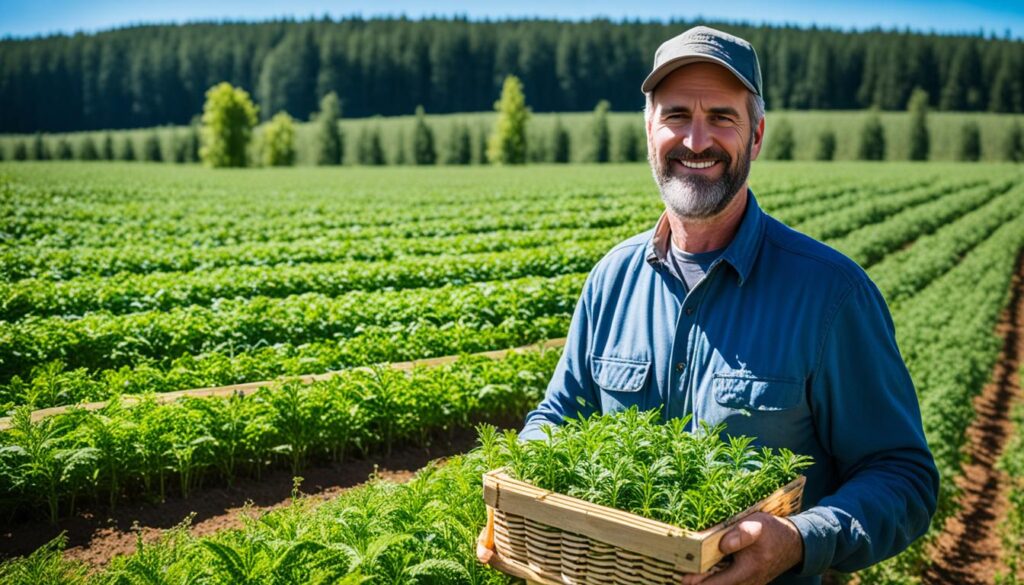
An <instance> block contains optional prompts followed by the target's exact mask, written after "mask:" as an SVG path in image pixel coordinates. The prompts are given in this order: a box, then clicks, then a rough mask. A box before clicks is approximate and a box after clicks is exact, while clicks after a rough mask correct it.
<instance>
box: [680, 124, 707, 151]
mask: <svg viewBox="0 0 1024 585" xmlns="http://www.w3.org/2000/svg"><path fill="white" fill-rule="evenodd" d="M709 130H710V129H709V128H708V126H707V123H706V122H705V121H704V120H703V119H702V118H701V117H699V116H694V117H693V119H692V120H691V121H690V124H689V125H688V127H687V129H686V136H684V137H683V145H684V146H686V148H689V149H690V150H692V151H693V152H697V153H700V152H704V151H705V150H707V149H708V148H709V147H711V143H712V140H711V132H710V131H709Z"/></svg>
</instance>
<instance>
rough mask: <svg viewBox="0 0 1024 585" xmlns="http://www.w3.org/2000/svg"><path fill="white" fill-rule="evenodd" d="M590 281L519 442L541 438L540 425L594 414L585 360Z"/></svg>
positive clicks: (594, 402)
mask: <svg viewBox="0 0 1024 585" xmlns="http://www.w3.org/2000/svg"><path fill="white" fill-rule="evenodd" d="M592 277H593V275H591V278H592ZM591 278H588V279H587V282H586V284H584V287H583V293H582V294H581V295H580V299H579V301H577V303H576V309H575V311H574V312H573V316H572V322H571V323H570V325H569V333H568V335H567V336H566V340H565V348H564V349H563V351H562V357H561V358H560V359H559V360H558V365H557V366H556V367H555V373H554V374H553V375H552V377H551V381H550V382H549V383H548V388H547V391H546V393H545V395H544V400H542V401H541V403H540V405H539V406H537V408H536V409H535V410H533V411H531V412H530V413H529V414H528V415H526V423H525V425H524V426H523V430H522V431H521V432H520V433H519V438H520V439H523V440H533V439H543V438H545V434H544V431H543V427H544V426H546V425H552V424H554V425H559V424H562V423H563V422H564V421H565V419H567V418H578V417H581V416H590V414H592V413H593V412H594V411H595V406H594V405H596V404H599V402H598V401H597V398H596V396H595V394H594V385H593V382H592V380H591V377H590V368H589V367H588V360H587V355H588V353H589V347H590V337H591V334H590V323H591V317H590V309H589V307H590V298H589V297H590V291H591V290H592V289H591Z"/></svg>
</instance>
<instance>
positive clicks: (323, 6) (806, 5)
mask: <svg viewBox="0 0 1024 585" xmlns="http://www.w3.org/2000/svg"><path fill="white" fill-rule="evenodd" d="M323 14H330V15H331V16H333V17H336V18H337V17H342V16H349V15H352V14H360V15H362V16H364V17H371V16H376V15H385V14H386V15H398V14H405V15H407V16H409V17H410V18H419V17H422V16H429V15H445V16H448V15H453V14H463V15H466V16H468V17H470V18H474V19H482V18H492V19H494V18H503V17H523V16H539V17H546V18H564V19H574V20H577V19H585V18H590V17H594V16H605V17H610V18H613V19H623V18H640V19H644V20H647V19H661V20H665V19H669V18H684V19H687V20H692V19H695V18H697V17H704V18H707V19H713V20H727V21H748V22H753V23H761V22H769V23H776V24H782V23H792V24H797V25H802V26H809V25H811V24H817V25H821V26H830V27H837V28H842V29H851V28H856V29H864V28H871V27H874V26H882V27H884V28H893V27H896V28H904V27H910V28H912V29H914V30H919V31H932V30H934V31H937V32H943V33H956V32H967V33H972V34H975V33H977V32H978V31H980V30H983V31H985V33H986V34H991V33H995V34H996V35H998V36H1003V34H1004V33H1005V31H1007V30H1009V31H1010V34H1011V35H1012V36H1013V37H1015V38H1021V37H1024V0H1017V1H1015V2H1014V1H1010V2H1007V1H990V2H976V1H970V2H969V1H965V0H933V1H926V0H888V1H882V2H877V1H872V2H838V1H832V0H828V1H825V0H821V1H817V2H815V1H812V0H792V1H789V2H768V1H766V0H760V1H757V0H738V1H733V2H693V1H689V0H676V1H674V2H673V1H670V2H665V1H662V2H653V1H649V0H632V1H630V2H623V1H622V0H618V1H612V0H589V1H587V2H564V1H563V2H558V1H552V0H548V1H543V0H518V1H516V2H513V3H498V2H479V1H478V2H470V1H466V0H431V1H424V0H405V1H399V0H395V1H387V0H383V1H382V0H378V1H375V2H367V1H365V0H364V1H362V2H352V1H341V2H316V1H313V0H290V1H288V2H267V1H264V0H246V1H240V0H226V1H216V0H206V1H200V0H176V1H174V2H167V1H165V0H148V1H142V0H135V1H125V0H89V1H84V0H0V36H15V37H25V36H35V35H40V34H48V33H52V32H66V33H70V32H75V31H87V32H92V31H96V30H102V29H107V28H111V27H116V26H123V25H127V24H135V23H141V22H145V23H152V22H187V21H191V20H220V19H232V20H265V19H269V18H277V17H284V16H290V17H295V18H299V19H305V18H308V17H310V16H322V15H323Z"/></svg>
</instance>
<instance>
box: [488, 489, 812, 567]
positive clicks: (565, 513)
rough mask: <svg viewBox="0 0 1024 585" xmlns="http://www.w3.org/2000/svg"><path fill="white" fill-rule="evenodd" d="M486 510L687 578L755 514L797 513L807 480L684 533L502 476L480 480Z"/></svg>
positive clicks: (713, 557) (714, 557)
mask: <svg viewBox="0 0 1024 585" xmlns="http://www.w3.org/2000/svg"><path fill="white" fill-rule="evenodd" d="M483 479H484V499H485V501H486V503H487V505H488V506H490V507H491V508H494V509H496V510H501V511H503V512H505V513H506V514H510V515H514V516H521V517H523V518H526V519H543V523H544V524H545V525H547V526H551V527H554V528H559V529H562V530H564V531H567V532H569V533H573V534H577V535H583V536H586V537H589V538H592V539H594V540H597V541H600V542H604V543H607V544H610V545H612V546H616V547H620V548H623V549H625V550H627V551H631V552H634V553H639V554H642V555H645V556H647V557H651V558H652V559H656V560H658V561H662V562H666V563H670V564H671V565H672V566H674V567H675V568H677V569H680V570H682V571H685V572H690V573H697V572H705V571H707V570H710V569H711V568H712V567H713V566H714V565H715V564H716V563H718V562H719V561H720V560H721V559H722V556H723V555H722V554H721V552H720V551H719V550H718V543H719V541H720V540H721V538H722V536H723V535H724V534H725V532H726V530H727V529H728V528H729V527H730V526H732V525H733V524H735V523H737V522H739V521H740V520H742V519H743V518H744V517H746V516H748V515H750V514H752V513H754V512H758V511H765V512H768V513H772V514H775V515H778V516H785V515H789V514H791V513H794V512H797V511H799V509H800V502H801V496H802V493H803V486H804V482H805V479H804V478H803V477H800V478H797V479H796V480H794V481H793V482H791V483H790V484H788V485H786V486H784V487H783V488H781V489H779V490H777V491H776V492H775V493H773V494H772V495H770V496H769V497H767V498H765V499H764V500H762V501H760V502H758V503H757V504H755V505H753V506H751V507H750V508H748V509H746V510H744V511H743V512H741V513H739V514H737V515H735V516H733V517H732V518H730V519H729V520H727V521H726V522H723V523H721V524H718V525H716V526H713V527H711V528H708V529H706V530H703V531H701V532H696V533H694V532H688V531H685V530H683V529H681V528H679V527H676V526H672V525H670V524H665V523H663V522H658V521H656V520H651V519H648V518H643V517H640V516H637V515H635V514H632V513H629V512H624V511H622V510H616V509H614V508H608V507H606V506H600V505H597V504H592V503H590V502H586V501H583V500H579V499H577V498H572V497H569V496H566V495H562V494H557V493H554V492H551V491H548V490H544V489H541V488H538V487H536V486H533V485H531V484H528V483H525V482H522V481H518V480H514V479H512V478H511V477H509V476H508V475H507V474H505V473H504V471H503V470H500V469H499V470H494V471H491V472H488V473H487V474H485V475H484V478H483Z"/></svg>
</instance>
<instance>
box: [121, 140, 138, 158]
mask: <svg viewBox="0 0 1024 585" xmlns="http://www.w3.org/2000/svg"><path fill="white" fill-rule="evenodd" d="M120 158H121V160H127V161H133V160H135V141H134V140H132V136H131V134H125V135H124V140H122V141H121V157H120Z"/></svg>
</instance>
